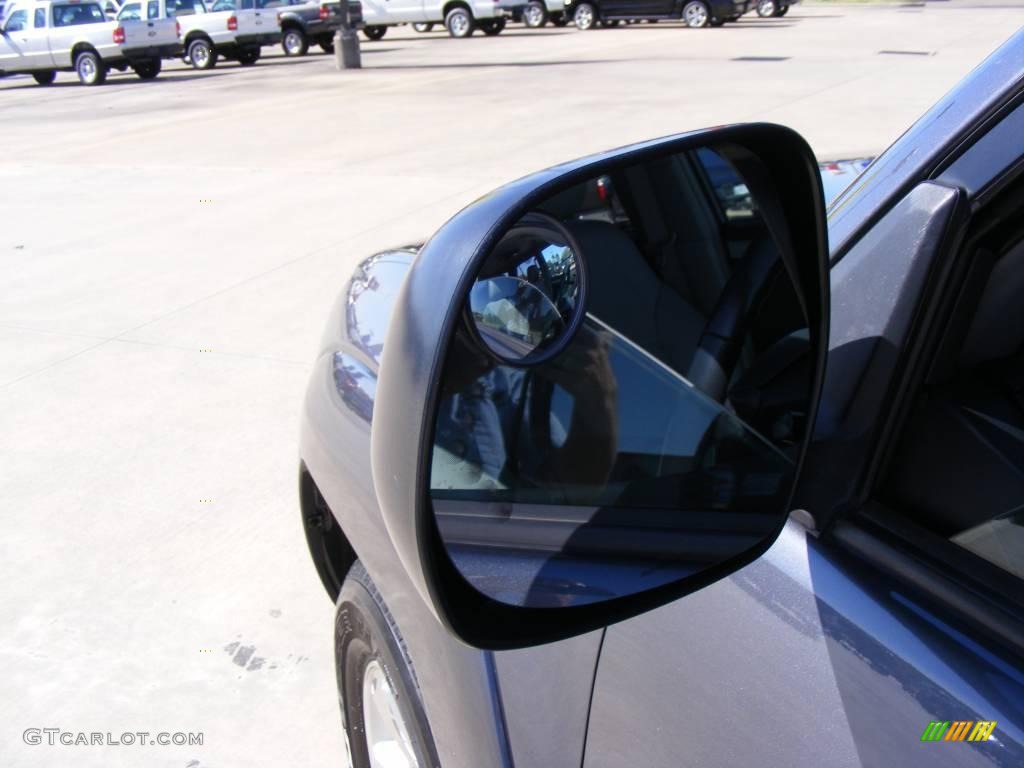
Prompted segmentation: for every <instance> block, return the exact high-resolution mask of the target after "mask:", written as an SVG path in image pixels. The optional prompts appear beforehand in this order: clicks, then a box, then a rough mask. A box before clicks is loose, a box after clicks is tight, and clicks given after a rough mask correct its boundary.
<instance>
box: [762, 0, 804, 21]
mask: <svg viewBox="0 0 1024 768" xmlns="http://www.w3.org/2000/svg"><path fill="white" fill-rule="evenodd" d="M799 2H800V0H757V2H756V5H755V8H756V9H757V15H758V16H760V17H761V18H770V17H772V16H776V17H778V16H785V15H786V14H787V13H789V6H791V5H796V4H797V3H799Z"/></svg>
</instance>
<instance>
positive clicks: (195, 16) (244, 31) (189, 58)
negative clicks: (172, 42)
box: [167, 0, 281, 69]
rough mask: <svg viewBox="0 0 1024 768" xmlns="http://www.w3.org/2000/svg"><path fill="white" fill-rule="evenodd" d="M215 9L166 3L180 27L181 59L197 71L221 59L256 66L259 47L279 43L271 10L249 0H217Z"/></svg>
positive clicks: (193, 1) (190, 2)
mask: <svg viewBox="0 0 1024 768" xmlns="http://www.w3.org/2000/svg"><path fill="white" fill-rule="evenodd" d="M239 6H241V7H239ZM215 7H216V8H217V10H213V6H207V5H206V3H205V2H203V0H167V8H168V12H169V13H172V14H173V16H174V18H176V19H177V20H178V22H179V23H180V24H181V37H182V42H183V44H184V46H185V55H184V59H185V61H186V62H187V63H189V64H191V65H192V66H193V67H195V68H196V69H212V68H213V67H214V66H216V64H217V61H218V60H219V59H221V58H225V59H232V60H234V61H237V62H238V63H239V64H242V65H243V66H248V65H250V64H255V63H256V62H257V61H258V60H259V58H260V54H261V52H262V46H264V45H277V44H278V43H280V42H281V28H280V26H279V24H278V19H277V12H276V11H274V10H273V9H269V10H268V9H261V8H255V7H253V3H252V0H241V2H237V1H236V0H220V2H217V3H216V4H215Z"/></svg>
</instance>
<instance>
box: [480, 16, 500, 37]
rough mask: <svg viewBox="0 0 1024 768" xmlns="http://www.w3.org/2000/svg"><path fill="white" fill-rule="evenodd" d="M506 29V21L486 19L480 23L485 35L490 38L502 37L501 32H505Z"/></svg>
mask: <svg viewBox="0 0 1024 768" xmlns="http://www.w3.org/2000/svg"><path fill="white" fill-rule="evenodd" d="M504 28H505V20H504V19H484V20H483V21H481V22H480V29H482V30H483V33H484V34H485V35H488V36H489V37H494V36H495V35H500V34H501V30H503V29H504Z"/></svg>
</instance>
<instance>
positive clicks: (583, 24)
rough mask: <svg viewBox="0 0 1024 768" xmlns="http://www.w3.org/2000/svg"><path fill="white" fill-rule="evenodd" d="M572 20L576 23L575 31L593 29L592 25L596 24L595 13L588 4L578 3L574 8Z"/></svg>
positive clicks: (592, 7)
mask: <svg viewBox="0 0 1024 768" xmlns="http://www.w3.org/2000/svg"><path fill="white" fill-rule="evenodd" d="M572 20H573V21H574V22H575V23H576V29H582V30H584V31H586V30H588V29H593V28H594V24H595V23H597V12H596V11H595V10H594V6H592V5H591V4H590V3H580V4H579V5H577V6H576V12H575V13H573V15H572Z"/></svg>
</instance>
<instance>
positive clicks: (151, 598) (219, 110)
mask: <svg viewBox="0 0 1024 768" xmlns="http://www.w3.org/2000/svg"><path fill="white" fill-rule="evenodd" d="M1021 24H1024V6H1022V5H1020V4H1013V3H997V2H987V3H982V2H977V3H971V2H956V1H955V0H954V1H953V2H942V3H927V4H916V5H906V6H896V5H840V4H829V5H822V4H818V5H801V6H795V7H794V8H793V9H792V10H791V11H790V13H789V15H788V16H786V17H785V18H782V19H768V20H763V19H758V18H757V17H756V16H754V15H753V14H750V15H748V16H745V17H744V18H743V19H742V20H741V21H740V22H739V23H737V24H731V25H727V26H725V27H723V28H720V29H710V30H687V29H684V28H682V27H681V26H680V25H678V24H666V23H661V24H656V25H654V24H639V25H630V26H623V27H619V28H617V29H609V30H594V31H591V32H587V33H582V32H578V31H576V30H575V29H573V28H572V27H571V26H570V27H567V28H564V29H553V28H550V27H548V28H545V29H542V30H526V29H524V28H522V27H521V26H519V25H514V26H510V27H509V28H508V29H507V30H506V32H505V33H503V34H502V35H500V36H499V37H496V38H489V37H487V38H485V37H484V36H482V35H476V36H474V37H473V38H471V39H469V40H464V41H457V40H451V39H449V38H448V37H447V35H446V34H445V33H443V32H434V33H431V34H427V35H418V34H416V33H414V32H412V31H411V30H410V29H407V28H393V29H391V30H389V32H388V35H387V36H386V37H385V38H384V39H383V40H382V41H380V42H376V43H368V42H365V41H364V42H363V44H362V50H363V63H364V67H365V68H364V69H363V70H361V71H349V72H337V71H336V70H335V68H334V61H333V57H330V56H325V55H321V54H319V53H317V54H311V55H309V56H307V57H305V58H301V59H288V58H285V57H283V56H282V55H281V53H280V50H279V49H274V50H270V49H268V50H266V51H265V58H264V59H263V60H261V61H260V62H259V63H258V64H257V65H256V66H254V67H250V68H241V67H239V66H237V65H235V64H232V63H226V64H221V65H219V66H218V67H217V68H216V69H214V70H213V71H211V72H205V73H199V72H194V71H192V70H191V69H189V68H186V67H185V66H184V65H183V64H180V63H176V64H173V65H169V66H167V68H166V69H165V71H164V74H163V75H161V76H160V78H158V79H157V80H155V81H153V82H147V83H144V82H141V81H139V80H138V79H137V78H136V77H135V76H134V75H132V74H127V75H121V74H116V73H115V74H114V75H113V76H112V77H111V79H110V81H109V82H108V84H107V85H105V86H102V87H98V88H84V87H81V86H79V85H78V84H77V80H76V79H75V77H74V75H73V74H70V73H62V74H61V75H59V76H58V79H57V83H56V84H55V85H54V86H52V87H49V88H41V87H39V86H36V85H35V83H34V82H33V81H32V80H31V79H30V78H22V77H18V78H8V79H4V80H0V104H2V107H0V127H2V135H3V138H4V150H5V151H4V153H3V156H2V158H0V184H2V189H3V195H2V211H3V221H4V223H3V226H2V227H0V254H3V262H2V264H3V276H2V281H0V282H2V285H3V289H2V291H0V425H2V428H0V467H3V470H2V471H0V499H2V500H3V521H4V536H3V537H2V539H0V542H2V543H0V580H2V582H3V584H4V586H5V588H4V589H3V591H2V592H0V611H2V614H3V616H4V617H5V618H4V628H5V632H3V634H2V635H0V664H2V669H0V674H2V675H3V678H4V681H5V684H4V694H3V696H0V721H2V722H3V723H4V729H3V730H4V733H3V734H2V735H0V755H2V756H3V757H2V759H0V762H2V763H3V764H4V765H6V766H37V765H38V766H44V765H45V766H53V765H76V766H108V765H118V766H130V765H139V766H164V765H166V766H189V767H190V768H226V767H227V766H244V767H245V768H249V767H251V766H269V765H294V766H299V765H301V766H309V767H310V768H314V767H318V766H337V765H339V764H341V760H342V742H341V735H340V734H341V730H340V723H339V717H338V712H337V706H336V693H335V682H334V670H333V656H332V653H333V647H332V642H331V637H332V622H333V615H332V610H331V606H330V604H329V601H328V600H327V598H326V597H325V595H324V592H323V589H322V588H321V586H320V584H319V581H318V579H317V577H316V574H315V572H314V569H313V567H312V565H311V564H310V562H309V557H308V555H307V553H306V549H305V542H304V539H303V536H302V529H301V525H300V521H299V515H298V510H297V499H296V484H297V466H296V464H297V449H296V441H297V425H298V411H299V407H300V404H301V398H302V393H303V390H304V387H305V382H306V377H307V376H308V372H309V369H310V364H311V362H312V356H313V355H314V353H315V351H316V345H317V341H318V339H319V337H320V333H321V331H322V324H323V322H324V320H325V318H326V313H327V310H328V309H329V307H330V305H331V302H332V301H333V300H334V297H335V296H336V295H337V293H338V292H339V291H340V290H341V289H342V287H343V285H344V283H345V281H346V278H347V276H348V274H349V273H350V271H351V269H352V267H353V266H354V265H355V264H356V263H357V262H358V261H359V260H360V259H361V258H362V257H364V256H366V255H368V254H369V253H371V252H373V251H374V250H376V249H380V248H383V247H386V246H389V245H399V244H403V243H406V242H412V241H415V240H417V239H419V238H423V237H425V236H427V235H429V234H430V232H431V231H432V230H433V229H434V228H435V227H436V226H438V225H439V224H440V223H441V222H442V221H444V220H445V219H446V218H447V217H448V216H450V215H451V214H452V213H454V212H455V211H456V210H458V208H459V207H460V206H462V205H464V204H465V203H467V202H468V201H470V200H472V199H474V198H475V197H477V196H479V195H481V194H483V193H484V192H486V191H488V190H489V189H491V188H493V187H494V186H495V185H497V184H499V183H501V182H503V181H508V180H511V179H513V178H515V177H517V176H520V175H523V174H524V173H527V172H529V171H531V170H536V169H539V168H542V167H544V166H546V165H549V164H552V163H555V162H558V161H560V160H565V159H569V158H572V157H576V156H579V155H582V154H585V153H588V152H592V151H597V150H600V149H604V148H608V147H612V146H617V145H621V144H625V143H628V142H632V141H636V140H640V139H645V138H650V137H654V136H658V135H663V134H668V133H674V132H678V131H683V130H687V129H692V128H699V127H704V126H708V125H714V124H721V123H726V122H735V121H750V120H767V121H772V122H778V123H784V124H787V125H790V126H792V127H794V128H795V129H797V130H798V131H800V132H801V133H802V134H803V135H804V136H805V137H806V138H807V139H808V141H809V142H810V143H811V145H812V147H813V148H814V150H815V152H816V153H817V155H818V157H819V158H821V159H840V158H844V157H859V156H865V155H873V154H876V153H877V152H879V151H880V150H882V149H883V148H884V147H885V146H886V145H887V144H888V143H890V142H891V141H892V140H893V139H895V138H896V137H897V136H898V135H899V134H900V133H901V132H902V131H903V130H904V129H905V128H906V127H908V126H909V124H910V123H911V122H912V121H913V120H914V119H915V118H916V117H917V116H919V115H920V114H921V113H922V112H923V111H924V110H925V109H926V108H927V107H928V106H930V105H931V104H932V103H933V102H934V101H935V100H936V99H937V98H938V97H940V96H941V95H942V94H943V93H944V92H945V91H946V90H948V89H949V88H950V87H951V86H952V85H953V84H954V83H955V82H956V81H957V80H959V79H960V78H961V77H962V76H963V75H964V74H966V73H967V72H968V71H969V70H970V69H971V68H972V67H973V66H974V65H976V64H977V63H978V62H980V61H981V59H982V58H984V56H986V55H987V54H988V53H989V52H991V51H992V50H993V49H994V48H995V47H996V46H997V45H998V44H999V43H1001V42H1002V41H1003V40H1005V39H1006V38H1007V37H1008V36H1009V35H1010V34H1011V33H1012V32H1013V31H1014V30H1016V29H1017V28H1019V27H1020V26H1021ZM33 727H35V728H47V727H54V728H61V729H62V730H65V731H73V732H79V731H83V732H103V733H106V732H110V733H112V734H115V735H116V734H120V733H122V732H125V731H132V732H134V731H149V732H153V733H156V732H159V731H168V732H175V731H182V732H202V733H203V734H204V743H203V746H201V747H198V746H180V747H179V746H152V747H151V746H138V745H135V746H124V745H122V746H104V747H100V746H77V747H76V746H53V747H51V746H47V745H45V744H44V745H38V746H32V745H26V744H25V743H24V742H23V740H22V732H23V731H24V730H25V729H26V728H33Z"/></svg>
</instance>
